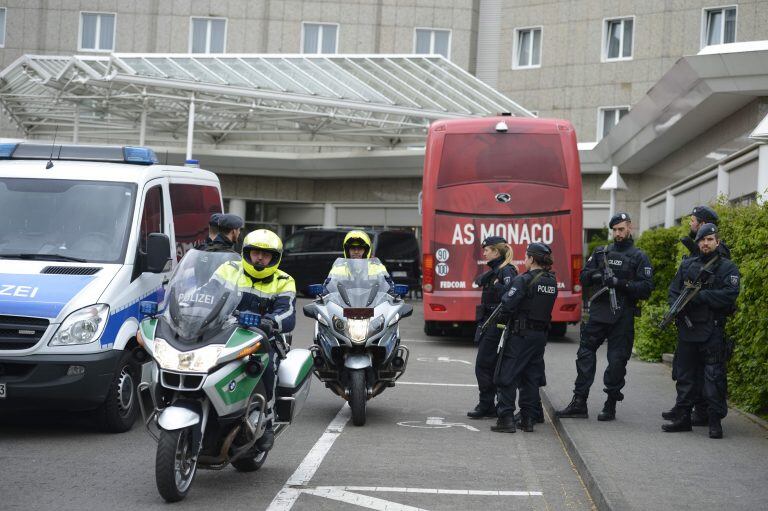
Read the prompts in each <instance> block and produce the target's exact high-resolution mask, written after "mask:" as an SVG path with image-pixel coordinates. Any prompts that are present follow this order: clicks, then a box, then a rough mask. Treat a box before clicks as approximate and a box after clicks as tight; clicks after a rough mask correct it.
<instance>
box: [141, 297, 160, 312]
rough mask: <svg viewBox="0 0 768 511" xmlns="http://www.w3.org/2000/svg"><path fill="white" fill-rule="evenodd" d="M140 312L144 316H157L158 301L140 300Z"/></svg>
mask: <svg viewBox="0 0 768 511" xmlns="http://www.w3.org/2000/svg"><path fill="white" fill-rule="evenodd" d="M139 312H140V313H141V315H142V316H155V315H156V314H157V302H150V301H148V300H147V301H142V302H139Z"/></svg>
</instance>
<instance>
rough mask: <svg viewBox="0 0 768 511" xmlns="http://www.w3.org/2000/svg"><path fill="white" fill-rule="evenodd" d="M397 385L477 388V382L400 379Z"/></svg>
mask: <svg viewBox="0 0 768 511" xmlns="http://www.w3.org/2000/svg"><path fill="white" fill-rule="evenodd" d="M397 385H427V386H432V387H474V388H477V384H476V383H427V382H421V381H398V382H397Z"/></svg>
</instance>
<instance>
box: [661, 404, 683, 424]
mask: <svg viewBox="0 0 768 511" xmlns="http://www.w3.org/2000/svg"><path fill="white" fill-rule="evenodd" d="M682 412H683V411H682V410H681V409H680V408H678V407H677V405H675V406H673V407H672V408H670V409H669V410H667V411H666V412H661V417H662V418H663V419H664V420H668V421H673V420H675V419H677V417H678V416H679V415H680V414H681V413H682Z"/></svg>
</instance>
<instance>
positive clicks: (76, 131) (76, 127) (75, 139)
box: [72, 103, 80, 144]
mask: <svg viewBox="0 0 768 511" xmlns="http://www.w3.org/2000/svg"><path fill="white" fill-rule="evenodd" d="M79 142H80V103H76V104H75V119H74V123H72V143H73V144H77V143H79Z"/></svg>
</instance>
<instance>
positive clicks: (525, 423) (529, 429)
mask: <svg viewBox="0 0 768 511" xmlns="http://www.w3.org/2000/svg"><path fill="white" fill-rule="evenodd" d="M533 424H534V420H533V418H532V417H528V416H527V415H521V416H520V425H519V426H520V429H522V430H523V431H525V432H526V433H533Z"/></svg>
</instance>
